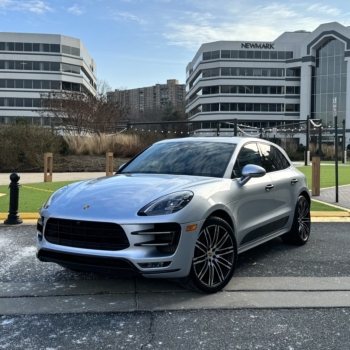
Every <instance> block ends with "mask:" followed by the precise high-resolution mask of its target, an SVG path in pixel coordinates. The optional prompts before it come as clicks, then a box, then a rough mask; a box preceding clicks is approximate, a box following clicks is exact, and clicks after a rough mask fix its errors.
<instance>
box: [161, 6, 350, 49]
mask: <svg viewBox="0 0 350 350" xmlns="http://www.w3.org/2000/svg"><path fill="white" fill-rule="evenodd" d="M190 1H191V4H192V5H194V6H195V7H197V6H198V7H199V6H200V5H201V10H199V9H197V8H195V10H194V11H183V12H182V13H181V14H180V15H179V16H178V17H177V19H176V20H169V21H168V23H167V24H166V26H165V30H164V31H163V34H162V35H163V37H165V38H166V40H167V41H168V42H167V44H168V45H172V46H180V47H184V48H186V49H188V50H191V51H196V50H198V49H199V47H200V45H201V44H203V43H207V42H212V41H221V40H229V41H230V40H232V41H244V40H255V41H273V40H275V39H276V38H277V37H278V36H279V35H281V34H282V33H283V32H286V31H295V30H307V31H313V30H315V29H316V28H317V27H318V26H319V25H320V24H322V23H327V22H332V21H337V22H340V23H342V24H343V25H349V24H348V23H349V19H348V17H346V16H345V11H344V12H341V11H340V10H339V9H337V8H335V7H330V6H328V5H324V6H323V5H320V4H313V5H305V4H300V3H285V4H283V3H276V2H272V3H268V4H266V5H256V6H252V5H251V4H246V3H240V4H237V3H231V2H227V1H226V0H225V3H226V5H225V6H224V8H225V11H222V7H221V5H220V4H221V3H222V0H216V1H215V2H212V1H206V0H201V1H199V0H190ZM214 3H215V4H216V9H215V8H214ZM340 14H341V15H340Z"/></svg>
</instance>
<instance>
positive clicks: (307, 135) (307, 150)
mask: <svg viewBox="0 0 350 350" xmlns="http://www.w3.org/2000/svg"><path fill="white" fill-rule="evenodd" d="M309 139H310V117H309V116H307V118H306V151H305V165H309V162H308V154H309Z"/></svg>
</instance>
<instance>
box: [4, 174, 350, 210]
mask: <svg viewBox="0 0 350 350" xmlns="http://www.w3.org/2000/svg"><path fill="white" fill-rule="evenodd" d="M325 168H330V169H331V170H332V171H333V170H334V168H333V167H325ZM299 169H300V170H301V171H303V172H304V173H305V172H306V173H307V172H309V173H310V176H311V167H301V168H299ZM349 170H350V168H349ZM339 173H340V171H339ZM332 174H333V172H332V173H331V174H330V175H329V176H330V177H331V175H332ZM323 176H324V175H323V173H322V177H323ZM344 176H345V177H346V174H345V175H344ZM347 176H348V177H347V181H348V182H349V183H350V173H349V174H348V175H347ZM308 181H309V185H310V184H311V178H310V180H308ZM72 182H74V181H63V182H40V183H34V184H22V185H21V187H20V191H19V212H20V213H36V212H38V210H39V209H40V208H41V206H42V205H43V204H44V203H45V201H46V200H47V198H48V197H49V196H50V194H51V193H53V192H54V191H56V190H57V189H59V188H61V187H63V186H65V185H68V184H70V183H72ZM321 186H322V182H321ZM1 193H4V194H6V195H5V196H1ZM9 193H10V190H9V188H8V185H4V186H0V213H8V210H9ZM311 210H312V211H341V209H337V208H334V207H331V206H329V205H326V204H321V203H318V202H314V201H312V203H311Z"/></svg>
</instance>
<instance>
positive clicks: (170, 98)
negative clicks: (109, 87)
mask: <svg viewBox="0 0 350 350" xmlns="http://www.w3.org/2000/svg"><path fill="white" fill-rule="evenodd" d="M185 96H186V85H185V84H179V81H178V80H176V79H169V80H167V83H166V84H156V85H154V86H149V87H143V88H137V89H129V90H118V89H117V90H115V91H112V92H109V93H108V98H109V99H111V100H113V101H116V102H120V103H121V104H123V105H124V106H126V107H127V108H130V115H131V116H132V117H134V118H140V117H142V115H143V114H144V113H145V112H147V111H152V110H153V111H154V110H159V109H161V108H163V107H165V106H166V105H167V104H168V103H169V102H171V103H172V104H173V106H174V107H175V108H178V109H181V108H182V109H184V107H185Z"/></svg>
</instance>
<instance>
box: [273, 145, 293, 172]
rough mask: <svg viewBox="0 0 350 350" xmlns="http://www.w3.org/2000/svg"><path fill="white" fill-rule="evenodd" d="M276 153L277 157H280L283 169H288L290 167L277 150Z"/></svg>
mask: <svg viewBox="0 0 350 350" xmlns="http://www.w3.org/2000/svg"><path fill="white" fill-rule="evenodd" d="M276 153H277V155H278V157H280V159H281V162H282V166H283V169H287V168H289V167H290V164H289V161H288V160H287V158H286V157H285V156H284V155H283V154H282V153H281V152H280V151H279V150H278V149H277V148H276Z"/></svg>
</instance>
